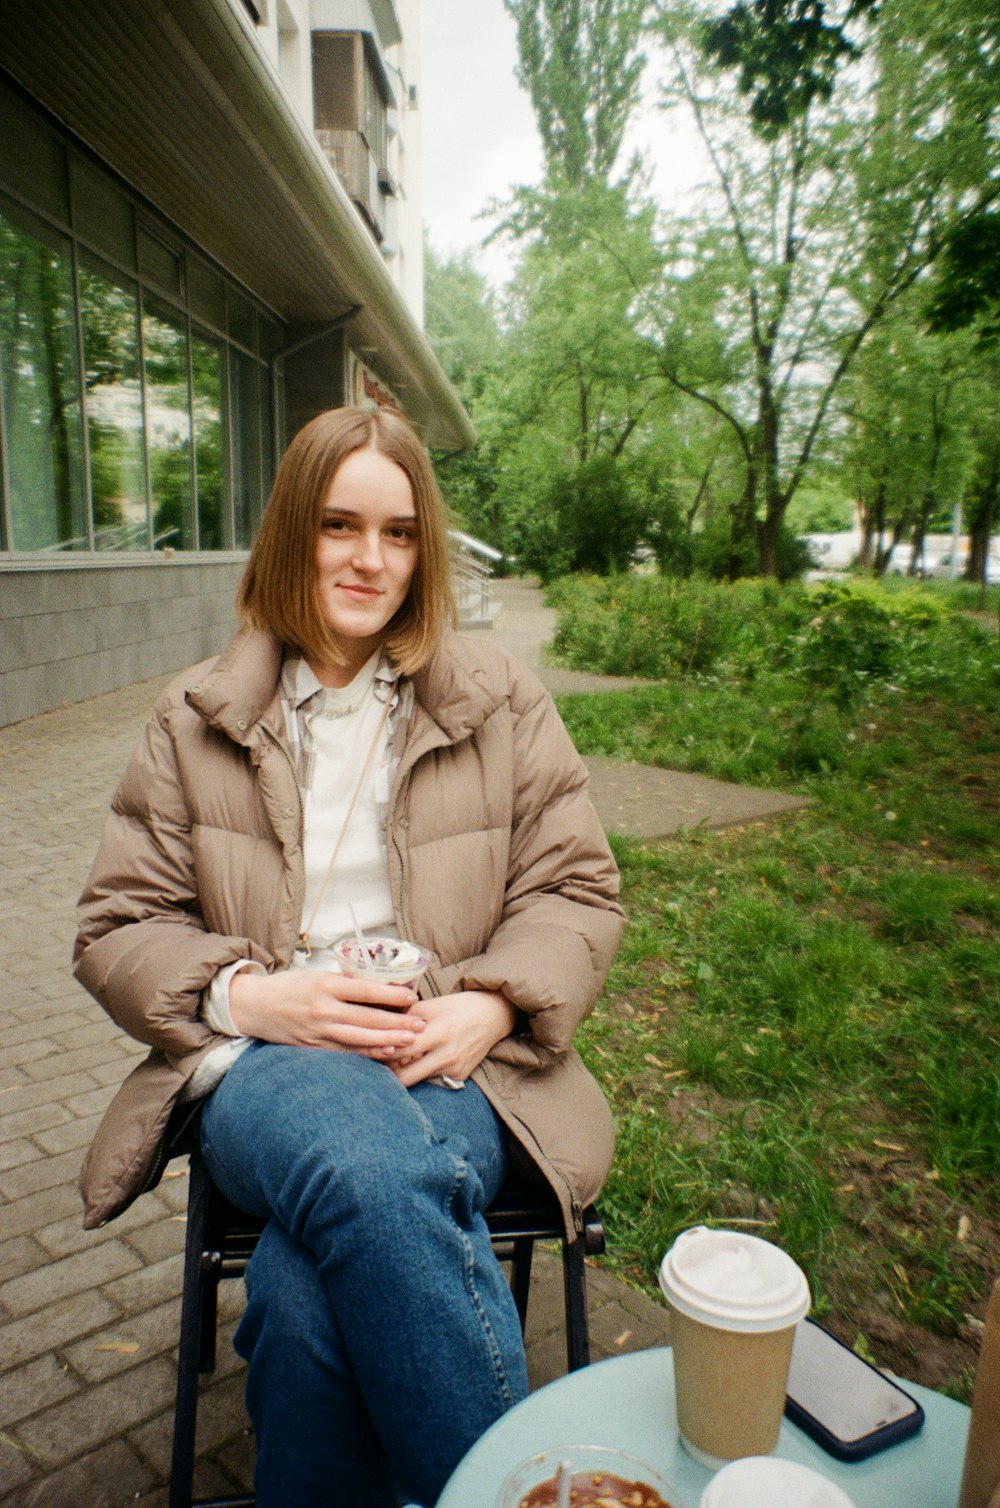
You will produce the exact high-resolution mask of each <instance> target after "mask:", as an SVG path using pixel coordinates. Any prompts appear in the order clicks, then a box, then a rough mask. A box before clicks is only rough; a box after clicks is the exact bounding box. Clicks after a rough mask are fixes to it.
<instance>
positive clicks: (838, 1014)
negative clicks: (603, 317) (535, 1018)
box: [552, 582, 1000, 1375]
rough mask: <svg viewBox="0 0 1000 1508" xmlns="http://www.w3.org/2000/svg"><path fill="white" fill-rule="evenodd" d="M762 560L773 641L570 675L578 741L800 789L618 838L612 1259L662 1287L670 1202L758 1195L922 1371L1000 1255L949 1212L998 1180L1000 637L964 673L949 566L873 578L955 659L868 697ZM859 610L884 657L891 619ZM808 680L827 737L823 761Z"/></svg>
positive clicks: (606, 1020) (982, 1213)
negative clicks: (932, 676) (803, 649)
mask: <svg viewBox="0 0 1000 1508" xmlns="http://www.w3.org/2000/svg"><path fill="white" fill-rule="evenodd" d="M768 585H769V597H768V598H767V599H766V600H767V603H768V611H767V612H766V613H765V612H760V611H759V606H758V604H757V597H758V594H759V593H760V591H761V584H760V583H758V582H748V583H741V584H739V585H738V586H737V587H735V588H732V589H730V592H731V595H732V596H733V597H734V598H735V599H736V600H737V604H738V607H739V609H740V611H739V614H737V615H734V616H742V617H744V618H745V619H747V620H748V622H749V624H750V627H751V629H752V634H751V638H752V639H754V638H757V637H758V636H759V632H760V631H762V630H760V631H759V630H758V623H759V622H761V621H762V620H772V621H773V620H775V619H780V620H781V623H780V625H779V626H778V627H776V628H775V629H774V631H773V638H772V644H771V647H770V649H769V651H768V654H767V657H766V658H767V668H766V669H764V670H761V669H760V668H758V671H757V673H756V674H754V675H753V676H749V677H748V676H745V675H744V676H741V677H740V678H738V679H737V677H736V676H735V675H733V674H727V675H726V676H721V675H706V674H702V675H700V676H695V675H688V676H681V675H674V676H671V678H670V679H669V680H668V681H667V682H666V683H665V684H663V685H662V686H656V687H650V688H649V689H648V690H642V691H638V692H635V691H629V692H617V693H609V694H606V695H603V696H600V697H597V698H595V697H591V696H587V697H583V696H580V697H567V698H563V699H561V702H560V710H561V711H562V713H563V716H564V718H565V720H566V722H567V725H568V727H569V728H570V730H571V732H572V735H573V737H574V740H575V742H576V743H577V746H578V747H579V748H580V749H581V750H582V751H583V752H584V753H590V752H601V753H605V754H612V755H614V756H616V757H619V758H623V759H629V758H632V759H640V760H642V761H644V762H655V763H662V764H666V765H668V766H669V767H671V768H675V769H677V768H681V769H700V770H702V771H704V772H705V773H706V774H709V775H712V776H715V777H717V778H723V779H732V778H736V779H740V778H743V779H750V780H752V781H753V782H754V783H755V784H759V785H772V786H778V787H780V788H782V789H785V790H788V789H795V790H798V791H800V792H802V793H803V794H805V795H808V796H809V797H810V798H811V803H812V804H811V806H810V807H809V808H808V809H807V810H806V811H804V812H802V813H800V814H799V815H798V816H797V817H795V818H793V819H790V820H788V821H786V822H784V823H781V824H767V825H766V826H757V827H755V826H749V827H746V828H742V829H741V830H739V831H738V832H736V833H729V832H726V831H723V832H718V833H712V832H702V831H688V832H684V831H681V832H680V833H678V834H677V835H676V836H675V837H673V838H669V839H666V840H664V841H662V842H641V843H640V842H638V841H635V840H630V839H626V838H617V839H616V840H615V845H614V846H615V853H616V857H617V858H618V861H619V864H620V866H621V868H622V874H623V900H624V903H625V906H626V910H627V914H628V917H629V923H628V928H627V931H626V935H625V939H624V943H623V946H622V949H621V951H620V953H619V955H618V958H617V959H616V962H615V965H614V968H613V970H612V973H611V975H610V977H609V981H608V985H607V988H606V989H605V992H604V994H603V996H602V999H601V1001H600V1002H599V1004H598V1008H597V1011H596V1012H595V1014H594V1016H593V1017H592V1018H591V1019H590V1020H588V1022H587V1023H585V1027H584V1030H583V1033H582V1035H583V1038H584V1053H585V1056H586V1058H587V1061H588V1063H589V1064H590V1066H591V1067H592V1069H593V1070H594V1072H595V1073H596V1074H597V1076H598V1077H599V1079H600V1080H601V1082H602V1084H603V1086H604V1088H605V1091H606V1093H607V1094H608V1096H609V1098H610V1100H611V1102H612V1105H613V1107H614V1109H615V1114H616V1120H617V1125H618V1154H617V1157H616V1162H615V1167H614V1170H613V1172H612V1176H611V1180H610V1182H609V1185H608V1189H607V1191H606V1194H605V1196H604V1197H603V1199H602V1204H603V1207H604V1211H605V1216H606V1221H607V1225H608V1228H609V1234H610V1237H611V1240H610V1250H609V1257H608V1260H609V1261H610V1262H611V1263H612V1264H613V1265H615V1266H616V1267H617V1268H618V1270H620V1271H623V1272H624V1273H625V1274H626V1275H628V1276H630V1277H632V1278H633V1279H634V1280H636V1281H638V1282H641V1283H643V1284H645V1285H646V1286H647V1287H649V1288H650V1289H651V1290H652V1291H654V1292H655V1273H656V1268H657V1265H658V1263H659V1260H660V1258H661V1257H662V1254H663V1251H664V1250H665V1249H666V1247H667V1246H668V1245H669V1244H670V1242H671V1240H672V1239H673V1237H674V1235H676V1233H677V1232H678V1231H679V1230H680V1229H683V1228H684V1227H685V1226H688V1225H690V1224H692V1223H695V1222H698V1221H708V1222H710V1223H718V1224H721V1225H730V1224H733V1223H741V1224H742V1223H746V1224H748V1225H749V1226H750V1228H752V1229H755V1230H759V1232H760V1233H761V1234H762V1235H764V1236H766V1237H767V1238H768V1239H772V1240H775V1241H777V1242H779V1244H781V1245H782V1246H784V1247H785V1248H786V1249H788V1250H789V1251H791V1252H793V1253H794V1254H795V1255H796V1257H797V1258H798V1259H799V1260H800V1261H801V1262H802V1263H803V1265H804V1266H805V1267H806V1269H807V1272H808V1274H809V1277H810V1281H811V1285H812V1288H813V1293H814V1298H815V1301H816V1306H817V1309H818V1311H819V1312H824V1311H825V1312H828V1313H832V1314H834V1315H835V1316H839V1318H840V1320H841V1322H842V1323H843V1325H844V1326H845V1327H847V1328H848V1329H857V1328H858V1327H859V1325H861V1326H862V1327H863V1325H864V1321H863V1320H862V1318H861V1317H862V1316H863V1315H868V1314H870V1313H871V1312H872V1311H873V1310H874V1311H882V1312H885V1311H888V1312H889V1313H891V1314H892V1315H893V1316H894V1319H895V1321H896V1324H897V1325H898V1326H902V1327H903V1328H904V1331H905V1342H904V1344H905V1346H906V1348H907V1350H908V1353H909V1362H908V1365H907V1370H908V1371H910V1375H913V1372H912V1356H913V1355H914V1354H917V1355H919V1354H920V1351H921V1340H922V1337H921V1334H920V1331H921V1329H930V1330H933V1331H935V1332H937V1333H938V1334H939V1335H941V1336H942V1337H943V1338H944V1339H945V1343H946V1344H947V1338H948V1337H950V1336H954V1334H955V1331H956V1327H957V1326H959V1325H960V1324H961V1322H962V1318H963V1315H964V1314H965V1312H966V1311H967V1310H968V1309H969V1307H970V1299H971V1298H972V1296H976V1297H979V1298H981V1297H982V1296H983V1295H984V1294H985V1293H986V1292H987V1291H988V1284H989V1282H990V1281H992V1269H993V1265H994V1253H995V1248H994V1247H993V1246H992V1245H991V1238H990V1237H989V1236H986V1237H985V1239H983V1240H982V1243H981V1244H980V1242H977V1241H976V1240H975V1239H973V1240H970V1241H968V1242H965V1241H964V1240H963V1236H962V1234H961V1231H960V1230H959V1231H958V1234H956V1230H957V1228H958V1226H959V1219H958V1217H959V1215H960V1214H962V1213H965V1212H968V1214H969V1217H970V1219H971V1222H972V1229H973V1230H978V1231H979V1232H981V1233H982V1232H986V1231H988V1230H989V1229H990V1227H989V1221H990V1218H991V1217H990V1212H991V1210H992V1209H993V1208H994V1207H995V1204H996V1199H997V1197H998V1194H1000V1073H998V1072H997V1068H996V1050H995V1037H996V1032H997V1030H998V1028H1000V901H998V895H1000V888H998V880H1000V871H998V868H997V854H998V853H1000V813H998V811H997V808H996V801H995V790H996V783H997V779H998V776H1000V724H998V722H997V716H996V709H997V705H998V696H997V691H998V687H1000V679H998V677H1000V663H998V662H1000V655H998V654H997V650H996V640H995V637H993V638H992V645H993V651H992V652H993V670H992V675H991V676H990V675H988V674H985V673H983V672H980V671H973V672H972V674H968V673H965V674H963V670H962V667H963V666H965V665H967V663H968V659H969V657H970V651H971V650H972V648H973V646H975V645H979V646H980V652H984V653H985V652H986V650H985V649H984V648H983V646H988V645H989V643H990V642H991V640H990V636H987V635H985V634H983V633H982V632H981V631H979V630H977V629H976V626H975V625H970V624H968V623H967V620H966V619H965V618H964V617H962V616H960V615H955V614H953V613H952V612H951V611H949V609H948V608H947V607H946V606H941V605H940V598H941V596H945V597H946V596H947V595H948V594H938V593H936V592H934V591H932V590H931V589H929V588H926V587H920V588H914V587H903V588H899V589H896V590H894V591H891V592H890V591H886V590H882V589H876V588H874V587H871V588H866V590H865V591H864V592H863V593H861V594H858V597H859V600H863V601H865V602H866V603H873V604H874V605H876V606H880V607H881V608H882V610H883V612H884V613H885V614H886V615H889V614H890V612H891V615H892V618H895V619H896V621H897V624H898V625H900V626H901V629H902V632H903V634H904V636H906V635H909V636H910V637H911V639H912V641H913V643H914V644H917V643H919V642H923V643H924V644H925V645H926V644H934V645H935V650H934V656H935V658H936V659H937V660H938V662H939V663H940V662H942V661H943V660H945V659H947V661H948V665H947V668H948V690H947V693H946V694H942V693H941V691H940V690H936V691H935V692H934V694H933V695H931V696H928V695H927V694H926V693H925V691H924V690H922V689H920V688H919V687H918V686H917V685H915V684H910V682H909V681H908V682H907V685H906V686H905V687H904V689H903V690H902V691H899V690H896V689H894V683H892V682H886V681H885V680H884V679H883V678H880V677H879V676H871V677H870V678H868V679H867V680H866V682H865V694H864V700H863V701H857V702H854V703H852V704H851V705H844V704H841V703H838V702H837V701H835V700H833V699H825V698H819V697H818V693H817V692H816V691H807V690H806V688H805V683H804V682H803V680H802V679H801V677H800V674H799V673H798V670H797V668H796V664H795V660H796V655H797V653H798V645H797V643H796V640H797V638H798V636H799V633H800V631H801V629H802V627H803V624H806V625H808V624H809V623H810V622H811V621H812V619H815V618H816V617H817V616H819V615H818V614H817V613H816V612H815V610H814V609H815V602H814V601H813V600H812V599H813V598H814V597H815V595H816V594H813V593H809V592H806V591H804V590H803V589H801V588H794V589H791V590H779V589H778V588H776V587H774V586H773V585H771V584H768ZM608 589H609V584H608V583H599V584H597V586H596V587H595V588H594V590H595V592H597V593H598V594H603V593H606V592H607V591H608ZM701 590H707V591H708V592H709V593H710V594H712V593H714V592H716V591H719V590H721V589H718V588H713V587H710V586H708V585H707V584H702V587H701ZM578 591H579V584H578V583H557V584H556V585H555V586H554V587H553V589H552V595H553V596H554V598H555V599H556V600H557V601H559V602H566V601H575V600H576V596H577V594H578ZM928 604H930V605H929V606H928ZM843 605H844V598H843V596H842V595H841V596H840V597H839V599H834V601H833V602H832V603H831V605H830V607H829V609H828V611H831V612H835V613H837V614H842V610H843ZM720 606H721V604H720ZM622 607H623V602H622V600H619V602H618V609H619V611H620V610H621V609H622ZM807 613H809V614H811V618H809V617H807V616H806V614H807ZM848 621H849V623H852V624H853V626H854V627H855V628H858V625H859V624H860V625H861V629H859V631H858V634H857V639H858V640H859V641H860V646H858V645H855V647H856V648H857V647H860V651H861V652H862V656H863V657H865V656H868V657H870V651H871V647H872V644H873V643H874V644H875V645H876V646H878V645H879V644H880V643H881V642H882V640H881V637H880V634H879V629H880V627H881V626H882V624H881V620H878V619H873V618H872V617H871V615H870V614H868V613H867V612H866V611H865V610H864V609H862V610H861V612H860V613H859V614H858V615H857V618H856V619H849V620H848ZM890 621H891V620H890ZM967 629H969V630H970V632H969V635H968V637H966V630H967ZM869 630H871V633H869ZM956 636H957V638H958V639H959V640H960V642H959V643H957V644H956V645H955V647H954V649H953V651H952V652H951V655H950V658H949V657H948V651H947V643H948V640H949V639H954V638H956ZM849 638H851V639H852V642H853V636H849ZM731 644H732V638H731V636H730V645H731ZM728 653H729V659H730V664H732V663H733V662H734V660H735V655H734V652H733V650H732V648H731V647H730V649H729V650H728ZM786 661H787V664H786ZM804 699H809V700H818V704H819V706H820V707H821V709H822V722H821V723H820V722H818V723H817V724H816V725H815V728H814V733H815V736H816V739H817V742H820V741H822V740H825V741H826V744H827V748H828V751H829V754H830V756H831V757H829V758H827V757H824V758H822V759H821V760H817V761H815V762H812V763H811V762H810V761H808V760H804V759H801V758H799V756H798V753H797V750H796V738H797V736H798V731H799V730H798V724H797V712H798V710H799V709H800V708H801V705H802V703H803V700H804ZM879 1349H880V1358H879V1359H880V1360H881V1361H882V1362H883V1363H885V1364H889V1365H893V1364H895V1365H896V1366H897V1368H898V1367H899V1366H900V1365H902V1364H903V1361H904V1359H905V1358H904V1355H903V1353H902V1352H900V1353H898V1354H896V1355H895V1356H893V1355H891V1354H890V1355H886V1354H885V1352H884V1351H882V1350H881V1348H879ZM941 1354H942V1352H941V1347H940V1345H938V1346H937V1348H936V1355H937V1356H938V1357H940V1356H941ZM956 1354H957V1352H956Z"/></svg>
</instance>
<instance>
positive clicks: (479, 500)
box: [424, 244, 503, 549]
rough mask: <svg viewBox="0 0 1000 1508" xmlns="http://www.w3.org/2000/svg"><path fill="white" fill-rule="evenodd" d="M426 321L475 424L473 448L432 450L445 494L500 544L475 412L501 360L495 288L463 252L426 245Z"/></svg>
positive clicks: (468, 523)
mask: <svg viewBox="0 0 1000 1508" xmlns="http://www.w3.org/2000/svg"><path fill="white" fill-rule="evenodd" d="M424 324H425V327H426V330H427V337H428V339H429V340H430V343H431V345H432V346H433V348H434V352H435V354H436V355H437V358H438V360H439V361H440V362H441V365H442V366H443V367H444V370H445V372H446V374H447V376H448V378H449V381H451V382H452V383H453V384H454V385H455V387H456V388H457V390H458V392H459V395H460V396H461V398H462V402H463V403H464V404H465V407H466V408H467V409H468V411H469V413H470V415H471V416H472V419H473V422H474V423H475V424H476V426H477V429H478V431H479V441H478V443H477V445H476V446H475V448H474V449H472V450H467V451H460V452H457V453H450V454H446V453H438V454H436V455H435V457H434V459H435V463H436V465H437V471H438V475H439V477H440V479H441V487H442V491H443V492H444V495H445V498H446V500H447V502H448V504H449V506H450V507H451V509H452V511H453V512H454V514H455V515H456V517H457V518H458V520H459V521H460V522H461V523H462V524H464V526H465V527H466V528H467V529H469V530H470V531H471V532H472V533H473V534H475V535H476V536H477V537H478V538H481V539H483V540H485V541H486V543H487V544H491V545H493V546H495V547H496V548H498V549H501V548H503V543H502V536H503V524H502V516H501V514H502V508H501V499H500V498H499V497H498V494H497V487H496V483H497V466H496V457H495V455H494V453H493V446H492V444H491V442H490V439H489V437H488V435H487V434H484V432H483V425H482V422H481V419H480V411H481V408H482V400H483V394H484V392H485V390H486V388H487V386H488V384H489V382H490V379H491V377H492V375H493V374H494V373H495V372H496V371H497V369H498V367H499V365H500V363H501V361H502V336H501V332H500V329H499V326H498V323H497V312H496V307H495V302H494V299H493V295H492V293H491V292H490V289H489V287H488V285H487V283H486V280H485V278H483V277H482V276H481V274H480V273H478V272H477V271H476V269H475V267H474V266H473V265H472V258H471V255H470V254H469V253H468V252H465V253H463V254H462V255H460V256H457V257H446V258H441V257H439V256H438V254H437V253H436V252H435V251H434V249H433V247H432V246H430V245H429V244H428V245H425V248H424Z"/></svg>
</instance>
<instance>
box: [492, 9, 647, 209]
mask: <svg viewBox="0 0 1000 1508" xmlns="http://www.w3.org/2000/svg"><path fill="white" fill-rule="evenodd" d="M504 5H505V6H506V8H507V10H508V11H509V12H510V14H511V15H512V16H513V17H514V19H515V21H516V22H517V45H518V55H519V64H518V69H517V74H518V78H519V79H520V81H521V83H522V84H523V85H524V87H525V88H526V89H527V90H528V92H529V94H530V95H531V102H532V104H533V106H534V108H535V118H536V120H537V122H538V130H539V134H540V135H541V138H542V147H543V150H544V152H545V161H546V169H547V174H548V177H549V179H550V181H551V182H552V183H554V184H555V183H561V184H563V185H565V186H567V187H569V188H573V189H579V188H582V187H583V186H584V185H585V184H586V183H588V182H590V181H598V182H601V183H607V182H609V180H610V176H611V173H612V171H613V170H614V167H615V164H616V162H617V159H618V156H619V153H620V151H621V144H622V137H623V136H624V134H625V128H626V126H627V124H628V118H629V114H630V112H631V110H632V108H633V106H634V105H635V102H636V99H637V97H638V90H639V81H640V77H641V73H642V64H643V58H642V56H641V54H640V53H639V51H638V43H639V37H640V28H641V25H642V19H643V14H644V11H645V9H646V6H645V0H573V3H572V4H566V3H565V0H504Z"/></svg>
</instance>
